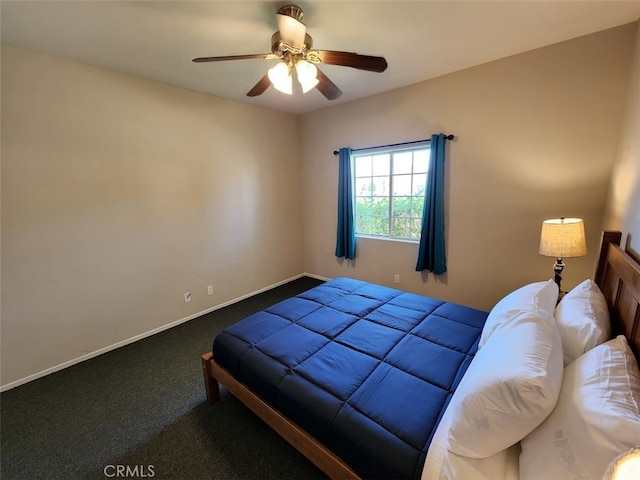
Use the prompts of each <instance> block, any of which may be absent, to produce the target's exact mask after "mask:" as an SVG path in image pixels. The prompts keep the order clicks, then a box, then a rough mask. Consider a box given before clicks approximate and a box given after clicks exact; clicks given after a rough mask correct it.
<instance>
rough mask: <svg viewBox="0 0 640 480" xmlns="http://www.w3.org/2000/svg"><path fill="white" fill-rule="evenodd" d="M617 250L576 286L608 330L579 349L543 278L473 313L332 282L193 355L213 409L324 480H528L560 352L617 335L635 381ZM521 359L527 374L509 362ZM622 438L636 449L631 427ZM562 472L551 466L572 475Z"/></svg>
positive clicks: (557, 396) (559, 380)
mask: <svg viewBox="0 0 640 480" xmlns="http://www.w3.org/2000/svg"><path fill="white" fill-rule="evenodd" d="M620 239H621V234H620V232H604V233H603V236H602V244H601V251H600V256H599V261H598V266H597V271H596V274H595V277H594V279H593V280H594V281H591V280H589V282H591V283H590V284H588V285H587V283H586V282H585V285H587V286H586V287H585V288H587V287H588V288H587V290H589V288H590V289H592V290H593V289H596V290H598V294H599V295H601V296H602V301H603V302H606V303H605V304H604V305H605V306H604V308H605V309H606V313H607V323H609V321H610V325H607V327H608V330H607V332H606V335H605V334H604V333H603V332H600V333H599V340H598V341H597V342H596V343H597V345H596V343H594V344H593V345H586V343H589V342H591V341H592V340H593V338H595V337H594V332H593V328H591V327H590V328H591V330H590V331H589V332H587V333H585V331H586V330H585V326H584V325H578V330H575V328H576V326H575V325H569V326H568V327H567V328H569V333H571V335H573V336H567V331H564V332H562V331H560V330H559V329H558V328H556V321H555V317H554V315H558V314H559V312H560V308H559V307H560V304H558V307H556V301H557V298H558V291H557V287H556V286H555V283H553V282H552V281H542V282H534V283H532V284H530V285H527V286H523V287H522V288H519V289H517V290H516V291H514V292H512V293H511V294H510V295H507V296H506V297H505V298H504V299H502V300H501V301H500V302H498V304H496V306H495V307H494V308H493V309H492V310H491V311H490V312H482V311H479V310H476V309H472V308H469V307H465V306H462V305H457V304H453V303H449V302H443V301H441V300H437V299H433V298H429V297H424V296H419V295H415V294H411V293H407V292H403V291H400V290H396V289H392V288H388V287H383V286H380V285H374V284H370V283H366V282H362V281H358V280H354V279H348V278H338V279H334V280H331V281H328V282H326V283H324V284H322V285H320V286H318V287H315V288H313V289H311V290H309V291H307V292H303V293H302V294H300V295H298V296H296V297H293V298H291V299H287V300H285V301H284V302H281V303H279V304H276V305H274V306H272V307H269V308H267V309H266V310H265V311H262V312H259V313H257V314H254V315H251V316H250V317H248V318H247V319H245V320H243V321H241V322H238V323H237V324H235V325H232V326H231V327H229V328H228V329H225V330H224V331H223V332H221V333H220V334H219V335H218V336H217V337H216V338H215V340H214V344H213V349H212V352H209V353H207V354H205V355H203V356H202V367H203V371H204V380H205V389H206V394H207V399H208V400H209V402H211V403H216V402H217V401H219V399H220V395H219V390H218V389H219V383H220V384H222V385H224V386H225V387H226V388H227V390H228V391H229V392H230V393H232V394H233V395H235V396H236V397H237V398H238V399H239V400H240V401H242V402H243V403H244V404H245V405H246V406H247V407H248V408H250V409H251V410H252V411H253V412H254V413H256V414H257V415H258V416H259V417H260V418H261V419H262V420H264V421H265V422H266V423H267V424H268V425H269V426H271V427H272V428H273V429H274V430H275V431H276V432H278V433H279V434H280V435H281V436H282V437H284V438H285V439H286V440H287V441H288V442H289V443H291V444H292V445H293V446H294V447H295V448H296V449H298V450H299V451H300V452H301V453H302V454H303V455H305V456H306V457H307V458H308V459H309V460H311V461H312V462H313V463H314V464H315V465H316V466H317V467H318V468H320V469H321V470H322V471H323V472H324V473H326V474H327V475H328V476H329V477H330V478H336V479H356V478H464V477H465V476H467V477H468V476H470V475H473V476H474V477H475V478H524V479H526V478H535V476H536V475H538V474H539V473H540V472H536V471H535V468H533V469H528V467H526V468H525V470H524V472H523V469H522V468H521V467H522V465H525V466H527V465H531V464H532V463H536V462H538V463H539V462H540V457H539V455H538V452H542V451H543V450H544V448H540V447H539V446H538V445H540V444H541V443H553V442H549V441H548V439H546V438H545V435H548V434H549V432H547V430H550V431H551V430H553V429H554V428H555V426H554V425H553V424H552V425H550V426H548V425H547V424H548V423H549V422H550V421H551V422H553V421H555V420H554V416H553V415H551V413H552V412H555V411H559V410H560V406H559V405H560V403H561V400H562V398H563V396H566V395H568V394H567V393H564V394H563V393H562V392H563V389H564V390H567V387H566V384H567V383H568V381H563V376H564V378H566V377H567V375H566V372H568V371H569V370H567V369H569V367H568V365H570V364H571V363H572V362H573V361H574V360H576V358H568V357H570V354H573V355H574V356H575V357H581V361H582V357H585V358H586V357H589V356H594V355H595V353H592V354H589V355H587V354H586V353H585V352H586V351H587V350H591V349H592V350H593V351H594V352H600V350H602V349H604V348H605V347H606V348H609V346H608V344H609V343H611V342H614V340H615V338H616V336H617V335H618V334H622V335H624V338H626V339H627V340H624V344H625V345H626V344H627V343H628V346H629V347H625V346H622V347H620V348H630V349H631V351H632V352H633V354H635V358H633V363H634V367H635V368H636V370H637V358H638V355H639V353H640V329H639V327H638V324H639V323H640V308H639V307H638V304H639V303H640V267H639V265H638V263H637V262H636V261H634V260H633V259H632V257H631V256H630V255H628V254H627V253H625V252H624V251H623V250H622V249H621V248H620V246H619V244H620ZM581 285H582V284H581ZM577 290H580V289H578V288H576V291H577ZM589 291H591V290H589ZM577 296H578V295H577V293H576V294H575V295H572V296H570V297H577ZM578 300H579V301H582V299H578V298H568V300H567V301H566V302H565V298H563V300H562V301H561V304H562V307H563V308H564V310H565V312H566V313H565V316H569V314H570V313H574V312H575V308H578V311H580V308H581V307H579V306H578V307H575V303H574V304H572V302H576V301H578ZM563 302H565V303H563ZM589 308H591V310H593V308H592V307H589ZM572 328H574V330H571V329H572ZM576 331H577V332H578V334H576V335H574V333H575V332H576ZM563 335H564V336H563ZM574 337H579V338H580V339H581V341H582V343H581V344H580V342H578V341H576V340H575V338H574ZM583 337H584V338H583ZM587 337H590V338H589V339H586V338H587ZM591 337H593V338H591ZM605 337H606V338H605ZM513 338H517V339H519V340H517V341H515V342H514V341H512V340H511V339H513ZM520 339H524V340H523V341H522V342H521V341H520ZM585 339H586V340H585ZM622 341H623V339H622V337H621V339H620V342H622ZM585 342H586V343H585ZM594 342H595V341H594ZM565 343H566V345H565ZM576 344H578V345H576ZM601 344H604V346H601ZM505 345H509V347H505ZM553 345H557V347H553ZM596 346H597V347H598V348H595V347H596ZM547 347H548V348H547ZM504 348H506V350H505V349H504ZM509 348H510V349H511V350H509ZM616 348H618V347H616ZM498 349H500V350H498ZM545 349H546V350H547V357H545V358H542V359H540V358H538V357H540V356H541V355H540V350H545ZM572 349H573V350H574V351H572ZM576 349H577V350H576ZM523 352H524V353H523ZM522 355H525V356H526V355H529V357H526V358H525V360H524V361H523V362H522V363H523V364H526V369H528V370H526V371H523V370H522V369H523V368H525V367H523V366H522V365H520V364H519V362H518V361H517V360H511V359H514V358H515V359H517V358H519V356H522ZM505 358H508V359H509V360H508V361H505ZM474 359H475V360H474ZM532 359H533V360H532ZM532 362H534V363H535V362H538V363H537V364H536V365H534V367H535V368H538V370H540V368H543V370H540V371H537V370H536V371H534V370H535V368H533V367H531V365H530V364H531V363H532ZM575 363H579V362H577V361H576V362H575ZM572 368H573V367H572ZM574 370H575V368H574ZM496 372H499V375H498V374H497V373H496ZM569 373H570V374H572V373H571V371H569ZM509 375H511V377H509ZM505 376H506V377H505ZM507 377H508V378H507ZM505 378H507V379H506V380H505ZM636 383H637V385H635V386H634V388H635V387H637V388H638V389H639V390H638V391H635V390H634V393H633V394H634V395H640V382H636ZM487 385H489V386H490V387H489V388H487ZM505 385H506V387H505ZM505 388H506V389H507V390H505ZM479 390H480V392H479ZM506 397H508V398H509V401H510V402H511V403H513V402H514V400H513V398H517V399H518V402H521V403H523V402H524V400H526V403H527V405H528V406H527V407H526V408H524V410H522V409H520V408H521V407H520V406H519V405H517V408H516V409H515V411H508V410H509V409H510V408H511V406H505V407H501V406H500V405H499V403H500V401H502V400H504V398H506ZM636 398H640V397H638V396H637V397H636ZM496 399H497V400H496ZM487 402H490V403H491V405H492V407H491V408H489V409H487V408H486V405H487ZM516 403H517V402H516ZM556 404H558V406H556ZM495 405H498V407H496V408H494V406H495ZM532 405H533V406H532ZM487 412H489V413H488V414H487ZM635 414H637V416H638V418H640V412H635V413H634V415H635ZM510 415H511V416H510ZM514 415H515V416H514ZM556 416H557V415H556ZM632 417H633V415H632ZM563 421H564V417H563ZM489 426H490V428H489ZM485 427H486V428H485ZM623 427H624V428H626V429H627V430H628V431H629V433H628V434H629V435H630V436H631V438H634V436H635V434H636V433H638V435H637V437H635V439H636V441H640V421H639V422H637V424H636V422H635V417H633V418H632V419H631V423H628V422H627V424H625V425H623ZM555 430H556V431H557V429H555ZM489 431H491V432H492V433H491V435H488V434H487V432H489ZM623 437H624V435H623ZM625 438H626V437H625ZM625 438H622V440H620V439H617V440H616V441H615V442H614V443H613V444H612V445H610V446H609V448H610V449H614V450H616V449H619V448H622V447H621V445H622V446H624V445H626V443H624V442H625V441H626V440H625ZM521 440H522V441H521ZM565 440H566V439H565ZM616 442H617V443H616ZM620 442H622V443H620ZM565 444H569V445H571V439H569V440H566V441H565ZM632 446H633V445H632ZM532 452H533V453H532ZM565 453H566V452H565ZM573 453H575V452H572V454H573ZM578 453H579V452H578ZM616 453H617V452H616ZM603 455H605V454H604V453H603ZM565 457H566V455H565ZM578 457H579V455H577V456H576V455H574V460H575V458H578ZM606 458H608V457H606ZM563 461H564V460H563ZM600 461H601V462H602V461H604V460H602V459H600ZM551 463H553V462H551ZM566 463H567V462H566V461H564V464H562V465H557V466H555V467H553V465H552V467H553V468H556V467H557V468H558V469H562V468H572V469H574V470H575V469H576V468H579V466H578V467H576V466H575V465H567V464H566ZM574 463H575V462H574ZM598 468H599V467H598ZM558 471H559V470H558ZM576 478H577V477H576Z"/></svg>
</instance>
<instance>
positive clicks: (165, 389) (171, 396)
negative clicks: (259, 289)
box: [0, 277, 326, 480]
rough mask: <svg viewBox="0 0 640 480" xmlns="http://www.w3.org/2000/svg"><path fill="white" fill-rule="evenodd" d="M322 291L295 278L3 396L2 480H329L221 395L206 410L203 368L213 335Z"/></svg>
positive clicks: (0, 422)
mask: <svg viewBox="0 0 640 480" xmlns="http://www.w3.org/2000/svg"><path fill="white" fill-rule="evenodd" d="M320 283H322V282H321V281H319V280H315V279H312V278H309V277H303V278H300V279H297V280H295V281H293V282H290V283H287V284H286V285H283V286H280V287H277V288H274V289H272V290H270V291H268V292H264V293H262V294H259V295H256V296H254V297H251V298H248V299H246V300H243V301H241V302H239V303H236V304H234V305H231V306H229V307H226V308H223V309H220V310H217V311H215V312H212V313H209V314H207V315H204V316H202V317H199V318H197V319H194V320H191V321H189V322H186V323H184V324H182V325H180V326H178V327H175V328H172V329H170V330H167V331H165V332H162V333H159V334H157V335H154V336H152V337H149V338H146V339H144V340H140V341H138V342H135V343H133V344H131V345H127V346H125V347H122V348H119V349H117V350H114V351H111V352H109V353H106V354H104V355H100V356H99V357H96V358H93V359H91V360H88V361H86V362H82V363H80V364H78V365H74V366H72V367H70V368H67V369H65V370H62V371H60V372H57V373H54V374H52V375H49V376H46V377H44V378H41V379H38V380H36V381H33V382H30V383H28V384H26V385H22V386H20V387H17V388H14V389H12V390H9V391H7V392H4V393H2V395H1V396H0V402H1V411H2V414H1V418H0V437H1V443H2V450H1V475H0V478H2V480H12V479H20V480H23V479H24V480H35V479H70V480H72V479H105V478H155V479H161V480H164V479H224V480H235V479H237V480H257V479H326V477H325V476H324V475H323V474H322V472H320V471H319V470H318V469H316V468H315V467H314V466H313V465H312V464H311V463H310V462H309V461H308V460H306V459H305V458H304V457H302V456H301V455H300V454H299V453H298V452H297V451H296V450H295V449H293V447H291V446H290V445H289V444H288V443H287V442H286V441H284V440H283V439H282V438H280V436H278V435H277V434H276V433H274V432H273V431H272V430H271V429H270V428H269V427H267V426H266V425H265V424H264V423H262V421H260V420H259V419H258V418H257V417H256V416H255V415H254V414H253V413H252V412H251V411H249V410H248V409H247V408H245V407H244V406H243V405H242V404H241V403H240V402H239V401H238V400H236V399H235V398H234V397H233V396H232V395H230V394H227V392H226V391H225V390H224V389H223V390H222V400H221V401H220V402H219V403H218V404H216V405H209V404H208V403H207V402H206V398H205V393H204V386H203V381H202V372H201V368H200V355H201V354H203V353H205V352H207V351H210V350H211V344H212V340H213V338H214V336H215V334H216V333H217V332H219V331H220V330H222V329H223V328H225V327H227V326H229V325H231V324H233V323H235V322H237V321H239V320H241V319H242V318H244V317H245V316H247V315H249V314H251V313H254V312H256V311H259V310H262V309H264V308H266V307H267V306H269V305H272V304H274V303H276V302H278V301H280V300H283V299H285V298H287V297H290V296H292V295H295V294H297V293H300V292H302V291H304V290H307V289H309V288H311V287H314V286H316V285H318V284H320ZM36 353H37V352H36ZM118 469H119V470H118ZM119 473H120V474H122V475H118V474H119ZM125 474H126V477H125Z"/></svg>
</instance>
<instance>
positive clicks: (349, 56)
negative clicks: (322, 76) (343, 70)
mask: <svg viewBox="0 0 640 480" xmlns="http://www.w3.org/2000/svg"><path fill="white" fill-rule="evenodd" d="M317 52H318V56H319V57H320V60H321V61H322V63H325V64H327V65H341V66H343V67H352V68H357V69H358V70H367V71H369V72H378V73H380V72H384V71H385V70H386V69H387V61H386V60H385V59H384V57H373V56H371V55H360V54H359V53H351V52H336V51H333V50H317Z"/></svg>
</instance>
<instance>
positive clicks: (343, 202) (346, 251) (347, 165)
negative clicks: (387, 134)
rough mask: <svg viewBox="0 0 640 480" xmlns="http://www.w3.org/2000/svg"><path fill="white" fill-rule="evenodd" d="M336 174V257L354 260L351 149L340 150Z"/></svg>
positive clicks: (354, 233)
mask: <svg viewBox="0 0 640 480" xmlns="http://www.w3.org/2000/svg"><path fill="white" fill-rule="evenodd" d="M339 162H340V166H339V167H338V168H339V173H338V231H337V239H336V257H338V258H340V257H344V258H346V259H347V260H352V259H354V258H356V231H355V226H354V224H353V184H352V183H351V149H350V148H348V147H346V148H341V149H340V155H339Z"/></svg>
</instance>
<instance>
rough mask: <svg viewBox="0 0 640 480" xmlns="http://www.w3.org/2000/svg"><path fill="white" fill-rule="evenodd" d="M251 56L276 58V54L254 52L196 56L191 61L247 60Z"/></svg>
mask: <svg viewBox="0 0 640 480" xmlns="http://www.w3.org/2000/svg"><path fill="white" fill-rule="evenodd" d="M251 58H264V59H266V60H268V59H271V58H278V56H277V55H273V54H271V53H255V54H252V55H227V56H224V57H198V58H194V59H193V60H192V61H193V62H196V63H203V62H221V61H224V60H248V59H251Z"/></svg>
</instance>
